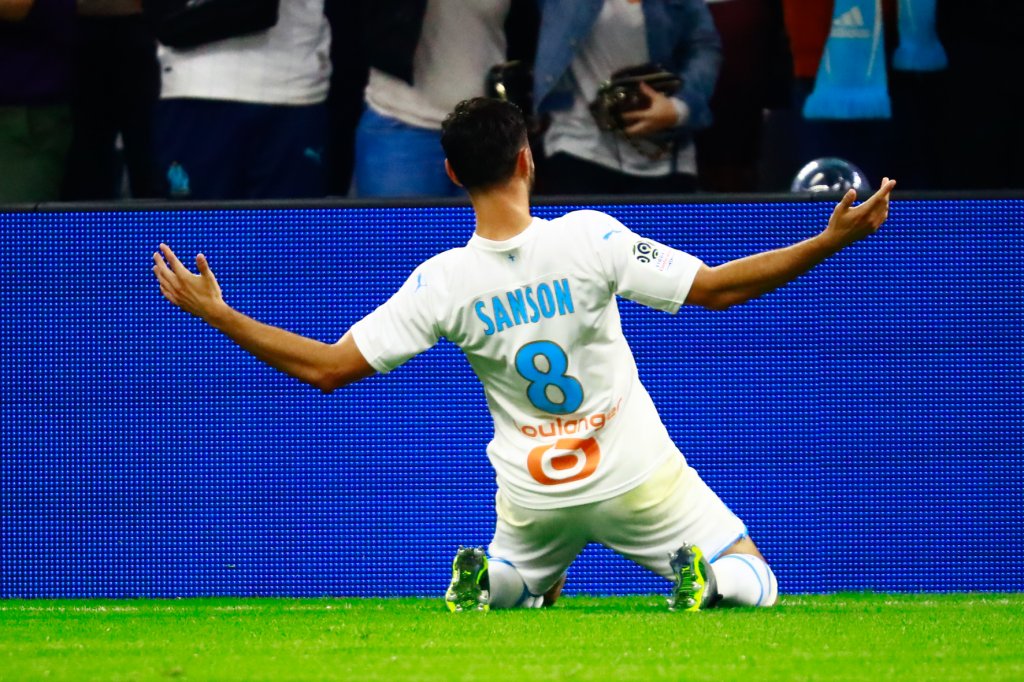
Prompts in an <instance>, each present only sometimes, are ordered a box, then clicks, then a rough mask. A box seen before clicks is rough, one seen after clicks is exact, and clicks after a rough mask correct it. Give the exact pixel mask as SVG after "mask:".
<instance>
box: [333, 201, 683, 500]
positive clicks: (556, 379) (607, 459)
mask: <svg viewBox="0 0 1024 682" xmlns="http://www.w3.org/2000/svg"><path fill="white" fill-rule="evenodd" d="M700 266H701V261H700V260H698V259H697V258H694V257H693V256H691V255H689V254H686V253H683V252H681V251H677V250H675V249H672V248H670V247H667V246H664V245H662V244H659V243H657V242H654V241H651V240H649V239H644V238H642V237H639V236H637V235H636V234H634V233H633V232H631V231H630V230H629V229H628V228H627V227H625V226H624V225H623V224H622V223H620V222H619V221H617V220H615V219H614V218H612V217H611V216H608V215H606V214H604V213H600V212H597V211H575V212H573V213H569V214H567V215H565V216H563V217H561V218H558V219H555V220H551V221H548V220H542V219H540V218H534V219H533V222H532V223H531V224H530V226H529V227H528V228H527V229H526V230H525V231H523V232H522V233H520V234H518V235H516V236H515V237H513V238H512V239H508V240H505V241H492V240H489V239H484V238H482V237H480V236H479V235H476V234H474V235H473V237H472V238H471V239H470V240H469V243H468V244H467V245H466V246H465V247H462V248H457V249H452V250H450V251H445V252H444V253H441V254H438V255H437V256H434V257H433V258H431V259H430V260H428V261H426V262H425V263H423V264H422V265H420V266H419V267H418V268H416V270H415V271H413V273H412V275H410V277H409V279H408V280H407V281H406V282H405V284H404V285H403V286H402V287H401V289H399V290H398V292H396V293H395V295H394V296H392V297H391V298H390V299H389V300H388V301H387V302H386V303H384V304H383V305H381V306H380V307H379V308H377V309H376V310H375V311H374V312H372V313H370V314H369V315H367V316H366V317H365V318H363V319H362V320H360V321H359V322H357V323H356V324H355V325H354V326H353V327H352V334H353V337H354V339H355V342H356V345H357V346H358V347H359V350H360V351H361V352H362V353H363V355H364V356H365V357H366V359H367V361H368V362H369V363H370V364H371V365H372V366H373V367H374V369H376V370H377V371H378V372H382V373H386V372H389V371H391V370H392V369H394V368H395V367H397V366H399V365H401V364H402V363H403V362H405V361H406V360H408V359H409V358H411V357H413V356H414V355H416V354H418V353H421V352H422V351H424V350H426V349H428V348H430V347H431V346H433V345H434V344H435V343H437V341H438V339H439V338H440V337H442V336H443V337H446V338H448V339H449V340H451V341H452V342H453V343H455V344H456V345H457V346H459V348H461V349H462V351H463V352H464V353H465V355H466V358H467V359H468V360H469V363H470V365H472V367H473V370H474V371H475V372H476V374H477V376H478V377H479V378H480V381H481V383H482V384H483V386H484V392H485V394H486V396H487V404H488V406H489V408H490V411H491V415H492V417H493V419H494V439H493V440H492V441H491V443H490V445H489V446H488V448H487V454H488V457H489V458H490V461H491V464H492V465H493V466H494V469H495V471H496V473H497V480H498V486H499V487H500V488H501V490H502V492H503V493H504V494H505V495H507V496H508V497H509V498H510V499H511V500H512V501H514V502H516V503H517V504H519V505H521V506H523V507H527V508H532V509H552V508H558V507H566V506H571V505H577V504H585V503H588V502H597V501H600V500H604V499H608V498H611V497H614V496H615V495H618V494H621V493H623V492H625V491H627V490H629V489H631V488H633V487H635V486H637V485H639V484H640V483H641V482H643V481H644V479H645V478H646V477H647V476H648V475H649V474H650V473H651V472H652V471H654V470H655V469H656V468H657V467H658V466H659V465H660V464H661V463H662V462H664V461H665V458H666V457H669V456H679V451H678V449H677V448H676V446H675V445H674V444H673V442H672V440H671V439H670V438H669V435H668V432H667V431H666V430H665V426H664V425H663V424H662V422H661V419H660V417H659V416H658V413H657V411H656V410H655V407H654V403H653V402H652V401H651V398H650V396H649V395H648V393H647V390H646V389H645V388H644V387H643V386H642V385H641V383H640V379H639V377H638V376H637V369H636V363H635V362H634V360H633V354H632V352H631V351H630V349H629V345H628V344H627V342H626V339H625V337H624V336H623V334H622V326H621V323H620V321H619V310H618V306H617V305H616V302H615V295H616V294H618V295H620V296H623V297H625V298H629V299H632V300H634V301H636V302H638V303H641V304H643V305H646V306H650V307H652V308H658V309H660V310H665V311H668V312H671V313H675V312H676V311H677V310H678V309H679V306H680V305H681V304H682V303H683V301H684V300H685V299H686V295H687V293H688V292H689V290H690V286H691V284H692V283H693V279H694V277H695V276H696V274H697V270H698V269H699V268H700Z"/></svg>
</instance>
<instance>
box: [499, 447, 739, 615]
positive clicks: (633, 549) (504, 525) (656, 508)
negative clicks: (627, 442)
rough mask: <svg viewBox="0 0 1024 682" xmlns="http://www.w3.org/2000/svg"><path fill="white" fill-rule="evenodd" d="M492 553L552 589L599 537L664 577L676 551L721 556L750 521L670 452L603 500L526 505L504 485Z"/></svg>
mask: <svg viewBox="0 0 1024 682" xmlns="http://www.w3.org/2000/svg"><path fill="white" fill-rule="evenodd" d="M495 505H496V507H497V513H498V520H497V524H496V527H495V529H494V539H493V540H492V541H491V544H490V547H489V548H488V554H490V556H491V558H492V560H497V561H502V562H505V563H508V564H511V565H512V566H514V567H515V568H516V569H517V570H518V571H519V574H520V575H521V576H522V578H523V580H524V581H525V583H526V587H527V589H528V590H529V591H530V593H531V594H533V595H539V594H543V593H544V592H546V591H547V590H548V589H549V588H550V587H551V586H552V585H553V584H554V583H555V581H556V580H558V578H560V577H561V576H562V575H563V574H564V573H565V572H566V570H567V569H568V568H569V565H570V564H571V563H572V562H573V561H574V560H575V559H576V557H577V556H578V555H579V553H580V552H581V551H583V548H584V547H586V546H587V544H588V543H591V542H597V543H600V544H602V545H604V546H605V547H608V548H610V549H612V550H614V551H616V552H618V553H619V554H621V555H622V556H624V557H626V558H627V559H630V560H632V561H635V562H636V563H638V564H640V565H641V566H643V567H645V568H647V569H650V570H651V571H653V572H654V573H657V574H658V575H660V576H663V577H665V578H670V577H671V575H672V572H671V569H670V568H669V564H668V561H669V554H670V553H672V552H675V551H676V550H677V549H679V547H680V546H681V545H683V544H684V543H685V544H691V545H697V546H698V547H700V548H701V550H703V552H704V555H705V556H706V557H708V559H709V560H714V559H716V558H717V557H718V556H719V555H720V554H721V553H722V552H724V551H725V550H726V549H728V548H729V547H731V546H732V545H733V544H734V543H735V542H736V541H737V540H739V539H740V538H743V537H746V535H747V528H746V526H745V525H744V524H743V522H742V521H741V520H740V519H739V518H738V517H737V516H736V515H735V514H733V513H732V510H730V509H729V507H727V506H726V505H725V503H724V502H722V500H721V499H720V498H719V497H718V495H716V494H715V493H714V491H712V490H711V488H709V487H708V486H707V484H706V483H704V481H702V480H701V478H700V476H699V475H698V474H697V472H696V471H695V470H694V469H693V468H692V467H690V466H688V465H687V464H686V463H685V461H684V460H683V458H682V457H675V456H673V457H670V458H669V459H668V461H666V462H665V464H663V465H662V466H661V467H660V468H658V469H657V470H656V471H655V472H654V473H653V474H652V475H651V476H650V478H648V479H647V480H646V481H644V482H643V483H641V484H640V485H639V486H637V487H636V488H633V489H632V490H630V491H629V492H626V493H623V494H622V495H619V496H617V497H613V498H611V499H608V500H602V501H601V502H592V503H590V504H583V505H579V506H574V507H563V508H561V509H527V508H525V507H520V506H518V505H516V504H515V503H513V502H511V501H510V500H509V499H508V498H506V497H505V496H503V495H502V494H501V491H500V490H499V491H498V494H497V496H496V499H495Z"/></svg>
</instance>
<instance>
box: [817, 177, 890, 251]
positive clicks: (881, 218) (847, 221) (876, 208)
mask: <svg viewBox="0 0 1024 682" xmlns="http://www.w3.org/2000/svg"><path fill="white" fill-rule="evenodd" d="M895 186H896V181H895V180H890V179H889V178H883V179H882V185H881V187H879V188H878V191H877V192H875V193H874V194H872V195H871V198H869V199H868V200H867V201H864V202H863V203H861V204H859V205H857V206H854V205H853V202H854V201H856V200H857V191H856V190H854V189H852V188H851V189H850V190H849V191H847V192H846V194H844V195H843V198H842V199H841V200H840V201H839V203H838V204H837V205H836V208H835V210H834V211H832V217H831V218H829V220H828V227H826V228H825V234H826V235H827V236H830V237H833V238H835V239H836V240H838V241H839V242H840V244H841V245H842V246H846V245H848V244H852V243H854V242H856V241H859V240H861V239H864V238H865V237H870V236H871V235H873V234H874V233H875V232H878V228H880V227H881V226H882V223H884V222H885V220H886V218H888V217H889V195H890V194H891V193H892V188H893V187H895Z"/></svg>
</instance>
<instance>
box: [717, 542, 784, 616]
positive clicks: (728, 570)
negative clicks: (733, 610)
mask: <svg viewBox="0 0 1024 682" xmlns="http://www.w3.org/2000/svg"><path fill="white" fill-rule="evenodd" d="M711 570H713V571H714V572H715V579H716V580H717V581H718V593H719V594H721V595H722V601H723V602H724V603H726V604H732V605H735V606H771V605H772V604H774V603H775V600H776V599H778V596H779V584H778V582H776V580H775V574H774V573H773V572H772V569H771V567H770V566H769V565H768V564H766V563H765V562H764V561H762V560H761V559H759V558H757V557H756V556H753V555H751V554H725V555H722V556H720V557H718V559H717V560H715V561H714V562H713V563H712V564H711Z"/></svg>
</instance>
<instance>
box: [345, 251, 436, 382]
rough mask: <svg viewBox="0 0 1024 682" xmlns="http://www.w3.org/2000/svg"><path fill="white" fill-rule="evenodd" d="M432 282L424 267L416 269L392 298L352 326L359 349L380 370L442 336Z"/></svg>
mask: <svg viewBox="0 0 1024 682" xmlns="http://www.w3.org/2000/svg"><path fill="white" fill-rule="evenodd" d="M429 284H430V283H429V282H428V275H427V274H426V273H424V272H423V271H422V269H418V270H416V271H414V272H413V273H412V275H410V276H409V279H407V280H406V281H405V284H403V285H402V287H401V288H400V289H399V290H398V291H396V292H395V294H394V295H393V296H392V297H391V298H390V299H388V300H387V301H386V302H385V303H384V304H382V305H380V306H379V307H378V308H377V309H376V310H374V311H373V312H372V313H370V314H369V315H367V316H366V317H364V318H363V319H361V320H359V321H358V322H356V323H355V324H354V325H353V326H352V329H351V332H352V337H353V339H354V340H355V342H356V346H357V347H358V348H359V351H360V352H361V353H362V354H363V357H365V358H366V361H367V362H369V363H370V365H371V366H372V367H373V368H374V369H375V370H377V371H378V372H380V373H381V374H387V373H388V372H390V371H391V370H393V369H395V368H396V367H398V366H399V365H401V364H402V363H404V362H406V361H407V360H409V359H410V358H412V357H414V356H416V355H419V354H420V353H422V352H423V351H425V350H427V349H429V348H431V347H433V346H434V344H436V343H437V341H438V339H439V338H440V333H439V332H438V323H437V317H436V316H435V315H434V313H433V308H432V306H431V299H430V292H429Z"/></svg>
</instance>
